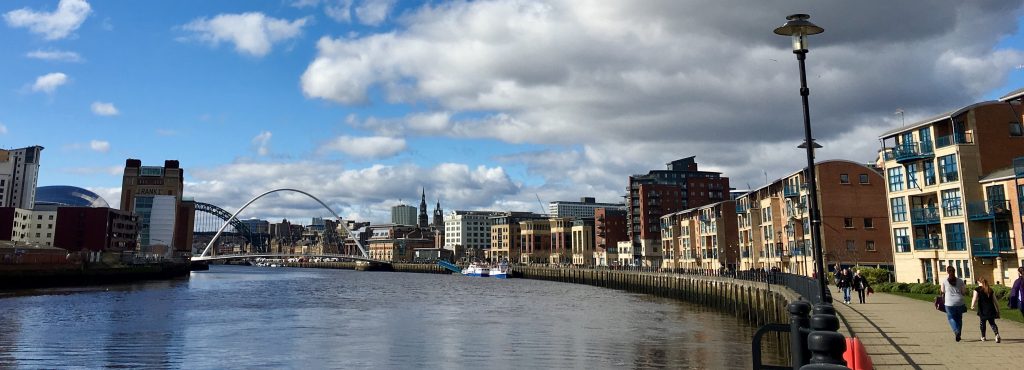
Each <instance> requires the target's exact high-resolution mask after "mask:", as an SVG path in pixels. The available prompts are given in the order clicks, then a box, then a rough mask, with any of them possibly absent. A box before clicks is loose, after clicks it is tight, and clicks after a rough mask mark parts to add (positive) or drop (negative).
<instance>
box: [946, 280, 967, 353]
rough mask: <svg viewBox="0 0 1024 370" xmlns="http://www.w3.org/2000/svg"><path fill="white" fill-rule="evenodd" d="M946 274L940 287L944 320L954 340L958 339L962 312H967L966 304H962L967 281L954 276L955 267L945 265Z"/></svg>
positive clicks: (961, 326) (962, 321)
mask: <svg viewBox="0 0 1024 370" xmlns="http://www.w3.org/2000/svg"><path fill="white" fill-rule="evenodd" d="M946 274H947V275H948V276H947V277H946V279H945V280H943V281H942V285H941V286H940V289H941V290H942V294H943V295H944V298H945V300H946V320H949V326H950V328H952V329H953V335H955V336H956V341H957V342H959V341H960V330H961V329H962V328H963V324H964V312H967V305H965V304H964V294H967V283H965V282H964V281H963V280H961V279H960V278H957V277H956V268H954V267H953V266H946Z"/></svg>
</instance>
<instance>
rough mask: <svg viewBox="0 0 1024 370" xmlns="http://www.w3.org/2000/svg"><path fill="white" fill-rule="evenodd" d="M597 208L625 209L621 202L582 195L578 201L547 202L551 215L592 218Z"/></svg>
mask: <svg viewBox="0 0 1024 370" xmlns="http://www.w3.org/2000/svg"><path fill="white" fill-rule="evenodd" d="M598 208H614V209H621V210H626V205H625V204H622V203H598V202H597V201H596V200H595V199H594V198H593V197H582V198H580V201H579V202H569V201H564V200H560V201H554V202H551V203H548V214H549V215H551V217H569V218H574V219H579V218H594V211H595V210H597V209H598Z"/></svg>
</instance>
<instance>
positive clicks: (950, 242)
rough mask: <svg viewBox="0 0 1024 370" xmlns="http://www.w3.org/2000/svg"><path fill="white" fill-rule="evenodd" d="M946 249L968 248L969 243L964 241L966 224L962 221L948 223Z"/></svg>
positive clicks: (962, 249) (961, 249) (959, 249)
mask: <svg viewBox="0 0 1024 370" xmlns="http://www.w3.org/2000/svg"><path fill="white" fill-rule="evenodd" d="M946 249H948V250H951V251H964V250H967V243H965V242H964V224H963V223H962V222H958V223H955V224H947V225H946Z"/></svg>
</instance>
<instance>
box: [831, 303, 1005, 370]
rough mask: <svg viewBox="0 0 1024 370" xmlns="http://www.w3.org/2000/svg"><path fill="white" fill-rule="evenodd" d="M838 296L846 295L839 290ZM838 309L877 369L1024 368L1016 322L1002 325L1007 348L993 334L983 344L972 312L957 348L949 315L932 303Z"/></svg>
mask: <svg viewBox="0 0 1024 370" xmlns="http://www.w3.org/2000/svg"><path fill="white" fill-rule="evenodd" d="M832 296H833V297H842V293H839V292H838V291H837V290H836V289H835V288H834V287H833V288H832ZM854 301H856V296H855V297H854ZM835 308H836V311H838V312H839V314H840V315H842V318H843V319H845V321H846V324H847V329H848V330H849V331H851V332H852V333H853V334H854V335H856V336H857V337H858V338H860V340H861V341H862V342H863V343H864V347H865V349H866V350H867V352H868V354H870V355H871V361H872V362H873V363H874V365H875V368H876V369H1009V368H1011V367H1015V366H1018V365H1019V364H1022V363H1024V325H1022V324H1020V323H1017V322H1014V321H1010V320H999V321H998V322H997V325H999V333H1000V334H1002V336H1003V342H1002V343H996V342H995V335H993V334H992V331H991V329H990V330H989V332H988V339H989V341H987V342H982V341H981V332H980V331H979V330H978V316H977V315H976V314H975V313H974V312H973V311H969V312H967V313H966V314H964V330H963V340H962V341H961V342H960V343H957V342H956V341H954V340H953V331H952V330H950V328H949V322H948V321H946V314H945V313H943V312H939V311H936V310H935V308H934V307H932V304H931V303H930V302H925V301H920V300H916V299H911V298H905V297H901V296H897V295H892V294H886V293H878V294H872V295H871V296H869V297H868V303H867V304H857V303H852V304H850V305H845V304H843V303H842V302H837V303H836V304H835ZM1013 314H1017V313H1013Z"/></svg>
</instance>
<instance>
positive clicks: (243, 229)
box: [196, 202, 252, 243]
mask: <svg viewBox="0 0 1024 370" xmlns="http://www.w3.org/2000/svg"><path fill="white" fill-rule="evenodd" d="M196 211H200V212H206V213H209V214H211V215H214V216H217V218H220V219H221V220H224V221H225V222H228V223H229V224H231V226H232V227H234V228H235V231H236V232H238V234H239V235H240V236H242V237H243V238H245V240H246V241H248V242H249V243H252V238H251V236H250V235H251V234H250V233H251V231H249V227H248V226H246V225H245V224H244V223H242V221H239V220H238V219H236V218H231V213H230V212H228V211H225V210H224V209H223V208H220V207H217V206H215V205H213V204H210V203H203V202H196Z"/></svg>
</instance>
